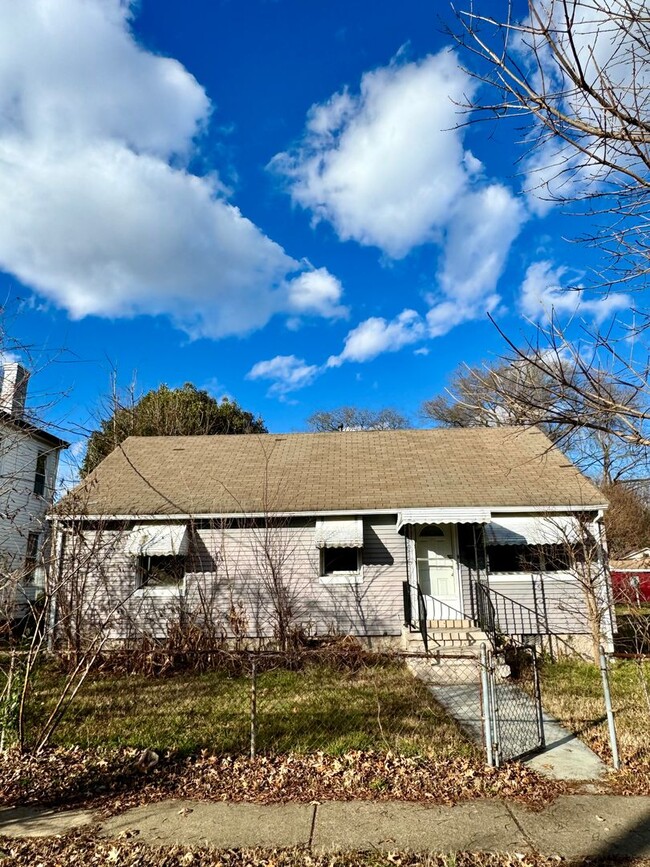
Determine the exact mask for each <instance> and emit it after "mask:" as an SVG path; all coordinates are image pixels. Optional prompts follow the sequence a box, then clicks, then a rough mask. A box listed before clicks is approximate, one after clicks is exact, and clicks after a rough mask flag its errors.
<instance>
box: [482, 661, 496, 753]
mask: <svg viewBox="0 0 650 867" xmlns="http://www.w3.org/2000/svg"><path fill="white" fill-rule="evenodd" d="M481 693H482V696H483V701H482V702H481V707H482V709H483V735H484V738H485V752H486V753H487V763H488V765H489V766H490V767H491V768H493V767H494V756H493V754H492V711H491V702H490V688H489V685H488V662H487V651H486V649H485V644H482V645H481Z"/></svg>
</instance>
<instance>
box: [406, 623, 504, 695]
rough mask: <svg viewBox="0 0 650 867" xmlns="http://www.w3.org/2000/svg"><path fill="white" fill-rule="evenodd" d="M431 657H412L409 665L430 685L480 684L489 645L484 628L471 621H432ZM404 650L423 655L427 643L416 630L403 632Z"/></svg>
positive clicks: (429, 631)
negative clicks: (483, 652)
mask: <svg viewBox="0 0 650 867" xmlns="http://www.w3.org/2000/svg"><path fill="white" fill-rule="evenodd" d="M427 638H428V644H429V647H428V650H429V655H428V656H427V657H421V658H412V659H409V661H408V666H409V668H410V669H411V671H412V672H413V674H415V676H416V677H418V678H420V680H422V681H424V682H425V683H427V684H432V685H433V684H444V685H452V684H453V685H459V686H461V685H463V684H477V683H478V682H479V679H480V664H479V654H480V652H481V645H483V644H486V645H487V644H489V639H488V637H487V635H486V634H485V632H483V630H482V629H479V627H478V626H476V625H475V624H474V623H472V621H471V620H430V621H428V623H427ZM402 647H403V649H404V650H405V651H407V652H409V653H414V654H416V653H417V654H424V642H423V641H422V636H421V635H420V633H419V632H417V631H415V632H414V631H412V630H411V629H408V628H407V627H404V629H403V630H402Z"/></svg>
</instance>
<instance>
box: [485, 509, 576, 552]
mask: <svg viewBox="0 0 650 867" xmlns="http://www.w3.org/2000/svg"><path fill="white" fill-rule="evenodd" d="M483 532H484V534H485V541H486V543H487V544H488V545H562V544H565V543H567V542H568V543H569V544H572V543H574V542H577V541H578V540H579V539H580V524H579V523H578V521H577V520H576V519H575V518H572V517H571V516H568V515H558V516H556V517H548V516H545V517H541V516H540V517H538V518H536V517H528V518H521V517H518V518H508V517H503V518H494V519H493V521H492V523H491V524H488V525H487V526H486V527H485V529H484V530H483Z"/></svg>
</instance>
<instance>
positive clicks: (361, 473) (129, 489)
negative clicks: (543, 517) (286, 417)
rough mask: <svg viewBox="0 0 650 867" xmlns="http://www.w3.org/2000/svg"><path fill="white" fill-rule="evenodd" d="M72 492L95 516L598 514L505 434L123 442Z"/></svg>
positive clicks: (532, 449) (559, 468)
mask: <svg viewBox="0 0 650 867" xmlns="http://www.w3.org/2000/svg"><path fill="white" fill-rule="evenodd" d="M76 492H77V494H78V495H79V497H80V498H81V500H82V501H83V503H84V505H83V508H84V511H85V512H86V514H91V515H92V514H95V515H100V514H101V515H156V514H170V515H171V514H193V515H224V514H242V515H250V514H255V513H257V514H259V513H262V514H263V513H266V512H303V513H313V512H319V511H330V512H336V511H354V510H374V509H380V510H392V509H395V510H397V509H399V508H418V507H435V506H493V507H498V506H521V507H528V506H534V507H544V506H586V507H589V506H592V507H593V506H597V505H601V504H602V503H603V502H604V498H603V495H602V494H601V493H600V491H598V489H597V488H596V487H595V486H594V485H593V484H592V483H591V482H590V481H589V480H588V479H587V478H585V477H584V476H583V475H581V474H580V473H579V472H578V470H577V469H576V468H575V467H574V466H573V465H572V464H571V463H570V462H569V461H568V459H567V458H566V457H565V456H564V455H563V454H562V452H561V451H559V450H558V449H556V448H554V447H553V446H552V445H551V443H550V441H549V440H548V439H547V437H546V436H545V435H544V434H543V433H541V431H539V430H537V429H534V428H512V427H502V428H467V429H435V430H398V431H350V432H347V431H345V432H334V433H315V434H261V435H253V434H249V435H241V436H196V437H130V438H129V439H127V440H125V442H124V443H123V444H122V446H121V447H118V448H117V449H116V450H115V451H114V452H112V454H110V455H109V456H108V457H107V458H106V459H105V460H104V461H102V463H101V464H100V465H99V466H98V467H97V468H96V469H95V470H94V471H93V473H91V474H90V475H89V476H88V478H87V479H86V480H85V482H84V483H83V484H82V485H81V486H79V488H77V489H76ZM71 497H72V495H70V494H69V495H68V496H67V497H66V498H65V499H64V500H63V501H62V504H63V505H62V509H64V510H65V508H66V505H69V504H70V502H71Z"/></svg>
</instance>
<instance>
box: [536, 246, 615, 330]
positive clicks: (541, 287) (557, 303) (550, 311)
mask: <svg viewBox="0 0 650 867" xmlns="http://www.w3.org/2000/svg"><path fill="white" fill-rule="evenodd" d="M568 273H569V272H568V269H567V268H564V267H553V263H552V262H549V261H548V260H544V261H541V262H534V263H533V264H532V265H530V266H529V267H528V269H527V270H526V276H525V278H524V282H523V284H522V287H521V298H520V309H521V312H522V313H523V314H524V316H526V317H528V318H529V319H532V320H533V321H538V320H541V319H548V318H550V317H551V316H552V315H560V316H573V315H575V314H579V315H581V316H585V317H588V318H590V319H592V320H593V321H595V322H596V323H601V322H603V321H604V320H605V319H608V318H609V317H610V316H612V315H613V314H614V313H616V312H617V311H619V310H627V309H629V308H630V307H631V306H632V298H631V297H630V296H629V295H627V294H625V293H623V292H611V293H609V294H607V295H603V296H601V297H596V298H586V297H585V291H584V289H582V288H581V287H580V286H579V285H576V284H575V283H574V284H569V285H567V283H568V281H567V280H566V279H565V278H566V276H567V274H568Z"/></svg>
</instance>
